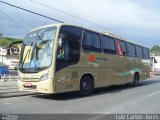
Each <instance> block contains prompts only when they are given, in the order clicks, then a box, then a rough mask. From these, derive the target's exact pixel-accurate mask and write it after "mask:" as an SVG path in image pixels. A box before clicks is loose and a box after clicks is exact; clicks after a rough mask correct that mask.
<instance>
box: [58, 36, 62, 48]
mask: <svg viewBox="0 0 160 120" xmlns="http://www.w3.org/2000/svg"><path fill="white" fill-rule="evenodd" d="M62 46H63V41H62V38H59V40H58V49H61V48H62Z"/></svg>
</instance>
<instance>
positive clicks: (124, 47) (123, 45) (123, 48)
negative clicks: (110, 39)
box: [119, 41, 127, 56]
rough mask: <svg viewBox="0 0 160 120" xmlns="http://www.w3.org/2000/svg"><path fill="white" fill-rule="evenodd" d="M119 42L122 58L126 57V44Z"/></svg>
mask: <svg viewBox="0 0 160 120" xmlns="http://www.w3.org/2000/svg"><path fill="white" fill-rule="evenodd" d="M119 42H120V46H121V48H122V52H123V55H124V56H127V47H126V42H124V41H119Z"/></svg>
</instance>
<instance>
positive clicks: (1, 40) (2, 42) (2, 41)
mask: <svg viewBox="0 0 160 120" xmlns="http://www.w3.org/2000/svg"><path fill="white" fill-rule="evenodd" d="M15 41H22V40H20V39H15V38H8V37H0V46H3V47H7V46H8V45H9V44H11V43H12V42H15Z"/></svg>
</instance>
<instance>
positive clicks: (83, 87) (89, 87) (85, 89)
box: [80, 75, 94, 96]
mask: <svg viewBox="0 0 160 120" xmlns="http://www.w3.org/2000/svg"><path fill="white" fill-rule="evenodd" d="M93 89H94V83H93V78H92V77H90V76H87V75H86V76H83V77H82V78H81V81H80V95H81V96H87V95H89V94H91V93H92V92H93Z"/></svg>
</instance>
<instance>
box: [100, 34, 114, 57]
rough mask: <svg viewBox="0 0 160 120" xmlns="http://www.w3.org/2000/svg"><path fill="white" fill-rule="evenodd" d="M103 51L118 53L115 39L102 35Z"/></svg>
mask: <svg viewBox="0 0 160 120" xmlns="http://www.w3.org/2000/svg"><path fill="white" fill-rule="evenodd" d="M101 39H102V46H103V52H105V53H108V54H116V47H115V40H114V38H111V37H108V36H102V37H101Z"/></svg>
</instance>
